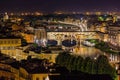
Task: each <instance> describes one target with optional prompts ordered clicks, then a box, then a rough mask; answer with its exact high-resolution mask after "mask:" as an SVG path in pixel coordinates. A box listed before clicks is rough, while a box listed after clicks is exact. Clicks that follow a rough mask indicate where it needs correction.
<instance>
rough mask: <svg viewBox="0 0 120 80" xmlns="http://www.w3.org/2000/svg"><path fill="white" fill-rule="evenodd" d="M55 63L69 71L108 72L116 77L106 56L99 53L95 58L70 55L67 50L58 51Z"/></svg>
mask: <svg viewBox="0 0 120 80" xmlns="http://www.w3.org/2000/svg"><path fill="white" fill-rule="evenodd" d="M56 63H57V64H59V65H60V66H62V67H66V68H67V69H68V70H69V71H70V72H71V71H81V72H85V73H89V74H109V75H110V76H111V77H113V78H115V77H116V71H115V69H114V68H113V67H112V66H111V65H110V64H109V60H108V58H107V57H106V56H104V55H100V56H99V57H98V58H97V59H96V60H94V59H91V58H89V57H86V58H85V59H83V58H82V57H81V56H75V55H71V54H69V53H68V52H63V53H60V54H59V55H58V56H57V58H56Z"/></svg>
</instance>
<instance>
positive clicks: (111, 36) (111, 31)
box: [108, 26, 120, 50]
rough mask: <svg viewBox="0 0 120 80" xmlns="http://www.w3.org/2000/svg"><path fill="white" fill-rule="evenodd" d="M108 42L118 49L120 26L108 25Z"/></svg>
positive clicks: (119, 46) (119, 45) (119, 44)
mask: <svg viewBox="0 0 120 80" xmlns="http://www.w3.org/2000/svg"><path fill="white" fill-rule="evenodd" d="M108 42H109V43H110V46H111V47H112V48H114V49H117V50H119V48H120V27H119V26H109V27H108Z"/></svg>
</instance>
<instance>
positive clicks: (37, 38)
mask: <svg viewBox="0 0 120 80" xmlns="http://www.w3.org/2000/svg"><path fill="white" fill-rule="evenodd" d="M46 38H47V35H46V30H45V29H44V28H38V29H34V42H35V43H37V44H38V45H39V46H40V45H42V46H45V45H46Z"/></svg>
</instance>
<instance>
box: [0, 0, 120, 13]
mask: <svg viewBox="0 0 120 80" xmlns="http://www.w3.org/2000/svg"><path fill="white" fill-rule="evenodd" d="M119 9H120V0H0V12H5V11H8V12H12V11H14V12H18V11H25V12H26V11H42V12H54V11H69V12H71V11H75V12H81V11H119Z"/></svg>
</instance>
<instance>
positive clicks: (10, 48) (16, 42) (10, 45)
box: [0, 38, 21, 55]
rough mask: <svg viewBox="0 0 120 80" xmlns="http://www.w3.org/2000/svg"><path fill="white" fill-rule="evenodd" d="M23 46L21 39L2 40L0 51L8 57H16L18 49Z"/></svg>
mask: <svg viewBox="0 0 120 80" xmlns="http://www.w3.org/2000/svg"><path fill="white" fill-rule="evenodd" d="M19 46H21V39H19V38H1V39H0V50H1V53H4V54H8V55H16V51H15V49H16V47H19Z"/></svg>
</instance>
